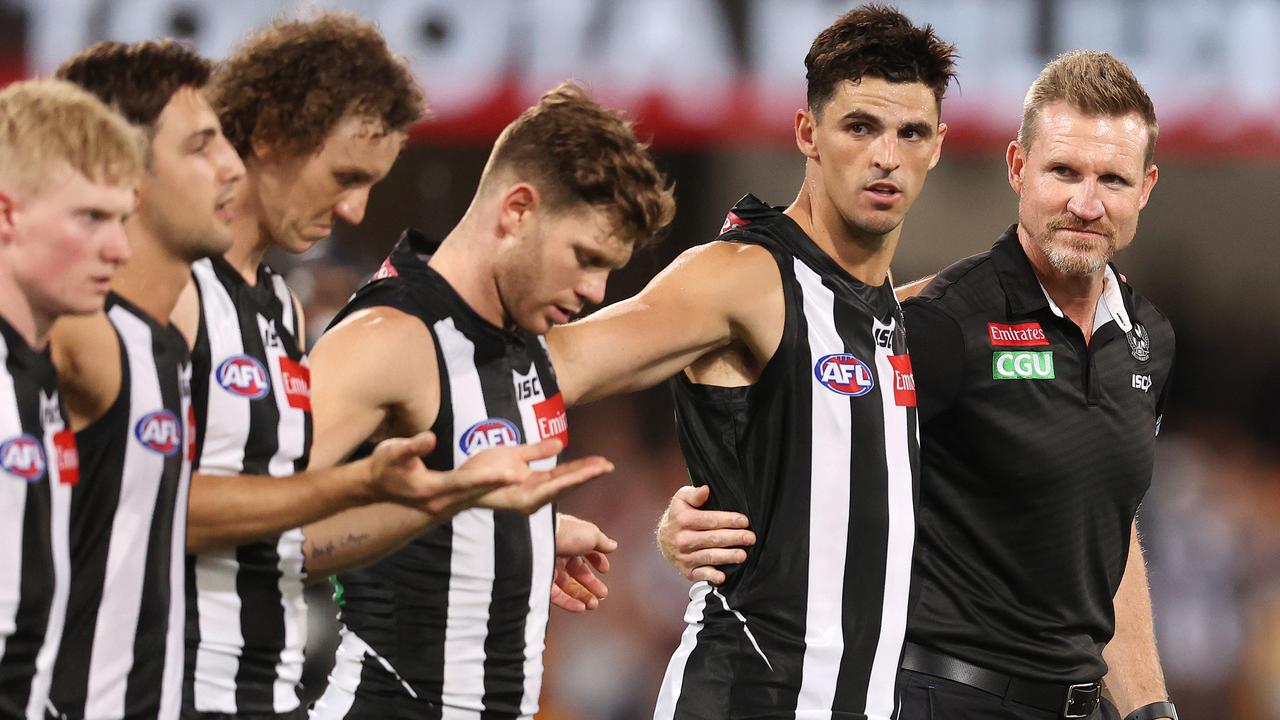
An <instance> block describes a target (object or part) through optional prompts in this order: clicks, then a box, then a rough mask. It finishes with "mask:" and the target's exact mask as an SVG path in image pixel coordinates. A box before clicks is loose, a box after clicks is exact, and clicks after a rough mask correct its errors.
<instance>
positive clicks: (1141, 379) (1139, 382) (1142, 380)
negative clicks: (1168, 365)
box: [1133, 373, 1151, 392]
mask: <svg viewBox="0 0 1280 720" xmlns="http://www.w3.org/2000/svg"><path fill="white" fill-rule="evenodd" d="M1133 386H1134V387H1135V388H1137V389H1138V390H1141V391H1142V392H1150V391H1151V376H1150V375H1139V374H1138V373H1134V374H1133Z"/></svg>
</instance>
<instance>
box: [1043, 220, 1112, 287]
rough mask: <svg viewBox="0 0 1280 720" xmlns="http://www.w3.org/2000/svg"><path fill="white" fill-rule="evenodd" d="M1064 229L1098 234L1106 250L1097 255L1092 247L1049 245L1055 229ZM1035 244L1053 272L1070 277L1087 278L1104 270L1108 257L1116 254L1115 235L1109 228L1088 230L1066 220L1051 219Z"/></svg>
mask: <svg viewBox="0 0 1280 720" xmlns="http://www.w3.org/2000/svg"><path fill="white" fill-rule="evenodd" d="M1066 229H1073V230H1074V229H1088V230H1092V231H1095V232H1101V233H1102V235H1103V238H1104V239H1105V240H1106V247H1105V248H1104V250H1103V252H1102V254H1101V256H1100V257H1099V256H1098V255H1097V254H1096V251H1095V249H1094V248H1093V247H1083V246H1081V245H1078V244H1074V243H1072V244H1069V245H1065V246H1064V245H1061V244H1055V243H1054V242H1053V234H1054V231H1056V230H1066ZM1036 244H1037V245H1039V246H1040V250H1041V252H1043V253H1044V256H1045V258H1047V259H1048V260H1049V264H1050V265H1052V266H1053V269H1054V270H1057V271H1058V272H1060V273H1062V274H1063V275H1068V276H1072V277H1087V276H1089V275H1093V274H1094V273H1096V272H1098V271H1099V270H1101V269H1102V268H1104V267H1106V265H1107V263H1109V262H1111V258H1112V257H1114V256H1115V254H1116V239H1115V232H1114V230H1112V229H1111V228H1105V227H1091V226H1090V225H1089V224H1088V223H1080V222H1072V221H1069V220H1063V219H1057V220H1052V221H1050V222H1049V224H1048V225H1047V226H1046V227H1045V229H1044V232H1042V233H1041V234H1040V235H1039V237H1037V238H1036Z"/></svg>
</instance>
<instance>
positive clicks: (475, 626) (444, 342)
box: [435, 318, 550, 720]
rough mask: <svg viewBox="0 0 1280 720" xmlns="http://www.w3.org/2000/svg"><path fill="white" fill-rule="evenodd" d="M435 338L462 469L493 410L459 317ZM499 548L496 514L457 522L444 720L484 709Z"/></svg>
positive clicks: (475, 512) (468, 719) (474, 514)
mask: <svg viewBox="0 0 1280 720" xmlns="http://www.w3.org/2000/svg"><path fill="white" fill-rule="evenodd" d="M435 336H436V341H437V342H438V343H440V353H441V355H442V356H443V357H444V363H445V369H446V372H447V373H448V378H449V396H450V397H451V398H453V438H451V441H452V447H453V464H454V467H462V464H463V463H465V462H466V461H467V455H466V453H464V452H463V450H462V446H461V440H462V435H463V433H465V432H466V431H467V429H468V428H470V427H471V426H472V425H474V424H475V423H478V422H480V421H481V420H484V419H485V418H487V417H489V414H488V412H489V411H488V409H487V408H486V407H485V403H484V392H483V390H482V389H481V386H480V373H479V371H478V370H477V369H476V366H475V345H474V344H472V342H471V341H470V340H468V339H467V338H466V336H465V335H463V334H462V333H461V332H459V331H458V329H457V327H456V326H455V325H454V324H453V318H445V319H444V320H441V321H439V322H437V323H436V324H435ZM494 543H495V538H494V524H493V511H492V510H487V509H483V508H476V509H472V510H467V511H465V512H462V513H459V514H458V515H457V516H455V517H454V518H453V554H452V556H451V558H450V562H449V609H448V619H447V621H446V624H445V633H444V684H443V687H442V688H441V694H440V699H441V704H442V706H443V707H442V708H441V720H479V718H480V713H481V712H482V711H483V710H484V705H483V702H482V700H483V698H484V659H485V652H484V641H485V638H486V637H487V636H488V634H489V603H490V601H491V598H492V597H493V582H494V553H495V552H496V549H495V545H494ZM549 592H550V589H549V588H548V593H549Z"/></svg>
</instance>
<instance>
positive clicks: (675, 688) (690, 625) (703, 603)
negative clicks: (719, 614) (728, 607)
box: [653, 580, 711, 720]
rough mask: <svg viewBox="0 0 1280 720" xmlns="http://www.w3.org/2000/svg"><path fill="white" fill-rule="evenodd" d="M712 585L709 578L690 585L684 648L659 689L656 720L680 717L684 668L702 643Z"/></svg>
mask: <svg viewBox="0 0 1280 720" xmlns="http://www.w3.org/2000/svg"><path fill="white" fill-rule="evenodd" d="M709 594H711V585H710V584H709V583H708V582H706V581H705V580H703V581H700V582H696V583H694V584H693V585H692V586H691V587H690V588H689V607H688V608H686V609H685V611H684V622H685V627H684V633H682V634H681V635H680V647H678V648H676V651H675V653H673V654H672V655H671V662H669V663H668V664H667V674H666V676H665V677H664V678H663V679H662V688H661V689H660V690H659V691H658V702H657V705H655V706H654V708H653V720H672V718H674V717H675V716H676V703H677V702H679V700H680V690H681V689H682V688H683V686H684V668H685V664H686V663H688V662H689V655H690V654H691V653H693V649H694V648H695V647H697V646H698V633H699V632H701V631H702V618H703V614H704V613H705V612H706V609H707V595H709Z"/></svg>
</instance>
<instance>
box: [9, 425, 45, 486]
mask: <svg viewBox="0 0 1280 720" xmlns="http://www.w3.org/2000/svg"><path fill="white" fill-rule="evenodd" d="M0 467H3V468H4V471H5V472H7V473H9V474H10V475H12V476H14V477H16V478H19V479H22V480H26V481H27V482H29V483H33V482H36V481H37V480H39V479H40V478H42V477H44V450H43V449H42V448H41V447H40V442H39V441H38V440H36V439H35V438H34V437H32V436H30V435H18V436H17V437H11V438H9V439H8V440H5V441H4V443H3V444H0Z"/></svg>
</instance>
